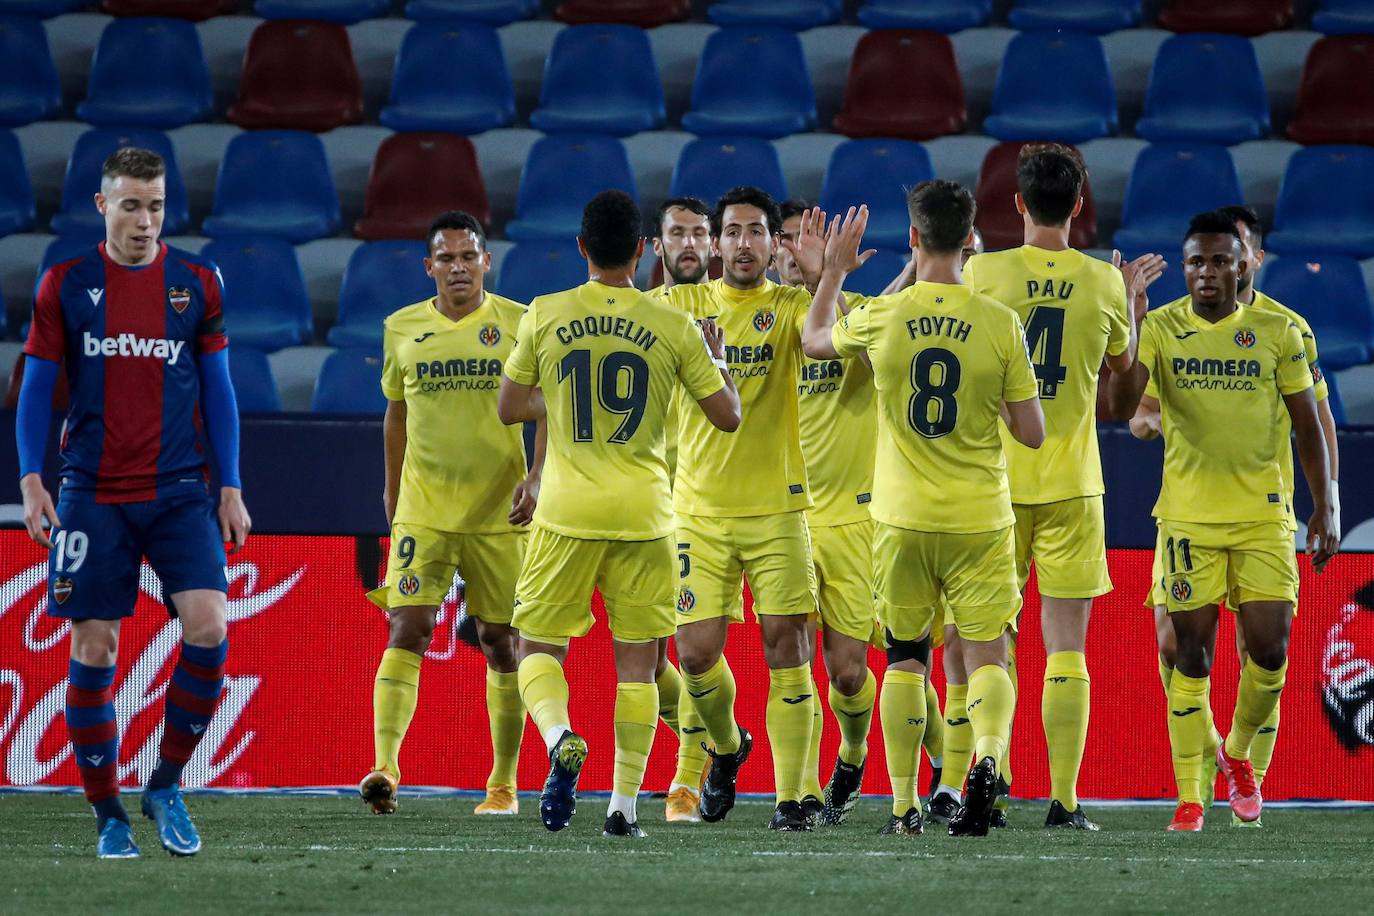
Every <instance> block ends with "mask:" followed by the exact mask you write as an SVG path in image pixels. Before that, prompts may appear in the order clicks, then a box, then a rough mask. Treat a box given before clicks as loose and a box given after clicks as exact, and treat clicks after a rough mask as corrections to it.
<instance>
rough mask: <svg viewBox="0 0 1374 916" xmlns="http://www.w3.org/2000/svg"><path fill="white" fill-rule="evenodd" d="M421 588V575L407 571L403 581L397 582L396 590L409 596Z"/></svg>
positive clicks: (402, 578)
mask: <svg viewBox="0 0 1374 916" xmlns="http://www.w3.org/2000/svg"><path fill="white" fill-rule="evenodd" d="M419 590H420V577H419V576H417V575H415V574H414V573H406V574H405V575H404V576H402V577H401V581H399V582H397V583H396V591H398V592H400V593H401V594H402V595H405V596H406V597H407V598H409V597H411V596H412V595H414V594H415V593H416V592H418V591H419Z"/></svg>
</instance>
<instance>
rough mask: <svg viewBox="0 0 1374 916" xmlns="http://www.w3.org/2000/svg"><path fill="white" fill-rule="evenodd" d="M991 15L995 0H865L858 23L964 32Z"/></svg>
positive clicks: (894, 27) (870, 26) (876, 26)
mask: <svg viewBox="0 0 1374 916" xmlns="http://www.w3.org/2000/svg"><path fill="white" fill-rule="evenodd" d="M991 15H992V0H866V2H865V3H864V4H863V5H862V6H860V7H859V13H858V20H859V25H861V26H864V27H865V28H870V29H930V30H931V31H935V32H961V31H963V30H964V29H971V28H974V27H975V26H980V25H982V24H983V23H985V22H987V21H988V18H989V17H990V16H991Z"/></svg>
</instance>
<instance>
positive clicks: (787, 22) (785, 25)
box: [706, 0, 844, 32]
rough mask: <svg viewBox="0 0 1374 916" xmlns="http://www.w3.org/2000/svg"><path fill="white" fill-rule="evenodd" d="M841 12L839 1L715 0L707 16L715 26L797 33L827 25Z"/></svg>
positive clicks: (840, 2)
mask: <svg viewBox="0 0 1374 916" xmlns="http://www.w3.org/2000/svg"><path fill="white" fill-rule="evenodd" d="M842 12H844V3H843V2H842V0H717V2H716V3H712V4H711V6H710V7H709V8H708V9H707V10H706V16H707V18H708V19H710V20H711V21H712V22H714V23H715V24H716V25H742V26H748V27H750V28H757V27H759V26H776V27H777V28H780V29H792V30H793V31H797V32H800V31H804V30H806V29H814V28H816V27H817V26H822V25H829V24H830V23H832V22H835V21H836V20H837V19H839V18H840V14H841V13H842Z"/></svg>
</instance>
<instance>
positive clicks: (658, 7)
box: [554, 0, 692, 29]
mask: <svg viewBox="0 0 1374 916" xmlns="http://www.w3.org/2000/svg"><path fill="white" fill-rule="evenodd" d="M691 9H692V4H691V3H690V2H689V0H564V2H562V3H560V4H558V8H557V9H556V10H554V15H555V16H557V17H558V18H559V19H561V20H563V21H564V22H567V23H571V24H572V25H588V24H590V23H599V22H609V23H618V24H620V25H637V26H639V27H640V28H641V29H652V28H654V27H656V26H660V25H663V24H664V23H667V22H678V21H680V20H683V19H686V18H687V14H688V13H689V12H691Z"/></svg>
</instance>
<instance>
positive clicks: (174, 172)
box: [51, 127, 191, 240]
mask: <svg viewBox="0 0 1374 916" xmlns="http://www.w3.org/2000/svg"><path fill="white" fill-rule="evenodd" d="M124 146H138V147H142V148H144V149H149V150H152V151H153V152H155V153H157V154H158V155H159V156H161V157H162V159H163V161H164V162H166V163H167V177H166V184H167V203H166V205H165V208H164V209H163V211H162V213H163V216H162V234H163V235H177V234H179V233H182V232H185V231H187V229H188V228H189V227H190V223H191V205H190V203H188V201H187V199H186V185H185V183H183V182H182V180H181V169H180V167H179V166H178V165H177V157H176V150H174V149H173V148H172V142H171V141H170V140H168V139H167V135H166V134H164V133H162V132H161V131H157V130H139V129H132V130H117V129H115V128H113V127H97V128H93V129H91V130H88V131H86V132H85V133H84V134H82V135H81V136H80V137H77V139H76V146H74V147H73V148H72V153H71V157H70V158H69V159H68V160H67V177H66V178H65V179H64V180H63V182H62V208H61V210H59V211H58V213H57V214H56V215H55V216H53V218H52V224H51V227H52V231H53V232H56V233H57V234H58V235H72V236H78V237H81V238H84V239H86V240H94V239H103V238H104V237H105V217H103V216H101V215H100V212H99V211H98V210H96V208H95V202H94V198H95V195H96V192H98V191H99V190H100V172H101V168H102V167H103V166H104V164H105V160H106V159H107V158H108V157H109V155H110V154H111V153H113V152H114V151H115V150H117V149H119V148H120V147H124Z"/></svg>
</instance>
